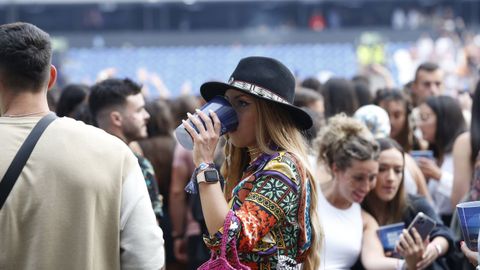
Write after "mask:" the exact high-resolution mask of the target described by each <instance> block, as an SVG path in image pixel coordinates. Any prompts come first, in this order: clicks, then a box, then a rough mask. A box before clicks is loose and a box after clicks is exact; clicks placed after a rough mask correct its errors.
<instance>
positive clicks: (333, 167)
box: [332, 163, 340, 175]
mask: <svg viewBox="0 0 480 270" xmlns="http://www.w3.org/2000/svg"><path fill="white" fill-rule="evenodd" d="M339 172H340V169H339V168H338V167H337V163H333V164H332V174H333V175H337V174H338V173H339Z"/></svg>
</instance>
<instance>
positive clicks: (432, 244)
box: [362, 138, 453, 269]
mask: <svg viewBox="0 0 480 270" xmlns="http://www.w3.org/2000/svg"><path fill="white" fill-rule="evenodd" d="M377 142H378V144H379V146H380V155H379V158H378V162H379V172H378V176H377V183H376V185H375V187H374V188H373V190H372V191H371V192H370V193H369V194H368V195H367V196H366V198H365V200H364V201H363V203H362V208H363V209H365V210H366V211H367V212H368V213H370V214H371V215H372V216H373V217H374V218H375V220H376V221H377V222H378V224H379V225H380V226H383V225H388V224H394V223H398V222H403V223H404V224H405V226H408V225H409V224H410V223H411V222H412V221H413V220H414V218H415V216H416V215H417V213H419V212H423V213H424V214H425V215H427V216H428V217H430V218H432V219H434V220H435V222H436V226H435V227H434V229H433V230H432V231H431V233H430V235H429V236H428V239H424V240H427V241H425V246H424V243H422V241H420V242H418V241H414V240H413V239H412V237H410V234H409V233H408V232H407V231H406V230H404V232H403V234H402V235H401V237H400V240H399V244H398V245H397V247H396V249H397V251H398V252H399V253H400V254H401V255H404V254H405V252H406V250H407V249H409V248H410V247H407V245H409V243H410V245H411V243H413V242H412V241H414V242H415V243H414V245H416V246H417V248H420V249H422V250H423V254H422V259H421V261H419V262H418V263H417V265H416V267H417V269H448V267H447V266H446V265H445V262H444V261H441V260H439V258H442V257H443V256H445V255H446V254H448V253H449V252H450V251H451V250H452V249H453V238H452V235H451V233H450V231H449V230H448V228H447V227H446V226H445V225H444V224H443V223H442V220H441V219H440V218H439V217H438V215H437V214H436V213H435V211H434V209H433V208H432V207H431V206H430V204H429V203H428V202H427V200H426V199H425V198H423V197H420V196H415V195H407V194H406V192H405V189H404V184H403V180H404V177H403V171H404V166H405V153H404V152H403V149H402V148H401V146H400V145H399V144H398V143H397V142H395V141H394V140H392V139H389V138H383V139H377Z"/></svg>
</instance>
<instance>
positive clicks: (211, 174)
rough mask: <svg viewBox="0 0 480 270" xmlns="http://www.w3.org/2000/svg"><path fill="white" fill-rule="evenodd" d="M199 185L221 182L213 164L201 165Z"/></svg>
mask: <svg viewBox="0 0 480 270" xmlns="http://www.w3.org/2000/svg"><path fill="white" fill-rule="evenodd" d="M198 169H199V172H198V174H197V183H199V184H200V183H210V184H213V183H216V182H218V181H219V180H220V174H219V173H218V171H217V169H215V166H214V165H213V164H209V163H201V164H200V166H198Z"/></svg>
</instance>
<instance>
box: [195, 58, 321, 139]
mask: <svg viewBox="0 0 480 270" xmlns="http://www.w3.org/2000/svg"><path fill="white" fill-rule="evenodd" d="M228 89H236V90H240V91H243V92H245V93H247V94H250V95H253V96H255V97H258V98H261V99H263V100H266V101H269V102H274V103H275V104H278V105H279V106H281V107H283V108H284V109H285V110H287V112H288V113H289V114H290V115H291V117H292V119H293V121H294V123H295V124H296V125H297V127H298V128H299V129H301V130H307V129H309V128H310V127H311V126H312V124H313V122H312V118H311V117H310V115H309V114H308V113H307V112H305V111H304V110H302V109H301V108H299V107H296V106H294V105H293V100H294V98H295V77H294V76H293V74H292V73H291V72H290V70H289V69H288V68H287V67H286V66H285V65H283V64H282V63H280V61H278V60H276V59H273V58H268V57H259V56H253V57H247V58H244V59H242V60H240V62H239V63H238V65H237V67H236V68H235V70H234V71H233V73H232V75H231V76H230V79H229V80H228V83H223V82H206V83H204V84H202V86H201V87H200V93H201V95H202V97H203V98H204V99H205V100H206V101H207V102H208V101H210V100H211V99H212V98H214V97H215V96H218V95H220V96H224V95H225V92H226V91H227V90H228Z"/></svg>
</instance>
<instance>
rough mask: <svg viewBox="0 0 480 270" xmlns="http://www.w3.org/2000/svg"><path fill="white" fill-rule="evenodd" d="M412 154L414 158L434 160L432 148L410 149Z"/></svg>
mask: <svg viewBox="0 0 480 270" xmlns="http://www.w3.org/2000/svg"><path fill="white" fill-rule="evenodd" d="M410 155H411V156H412V158H413V159H414V160H415V161H417V160H418V159H419V158H428V159H431V160H434V159H435V158H434V157H433V151H432V150H413V151H410Z"/></svg>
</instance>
